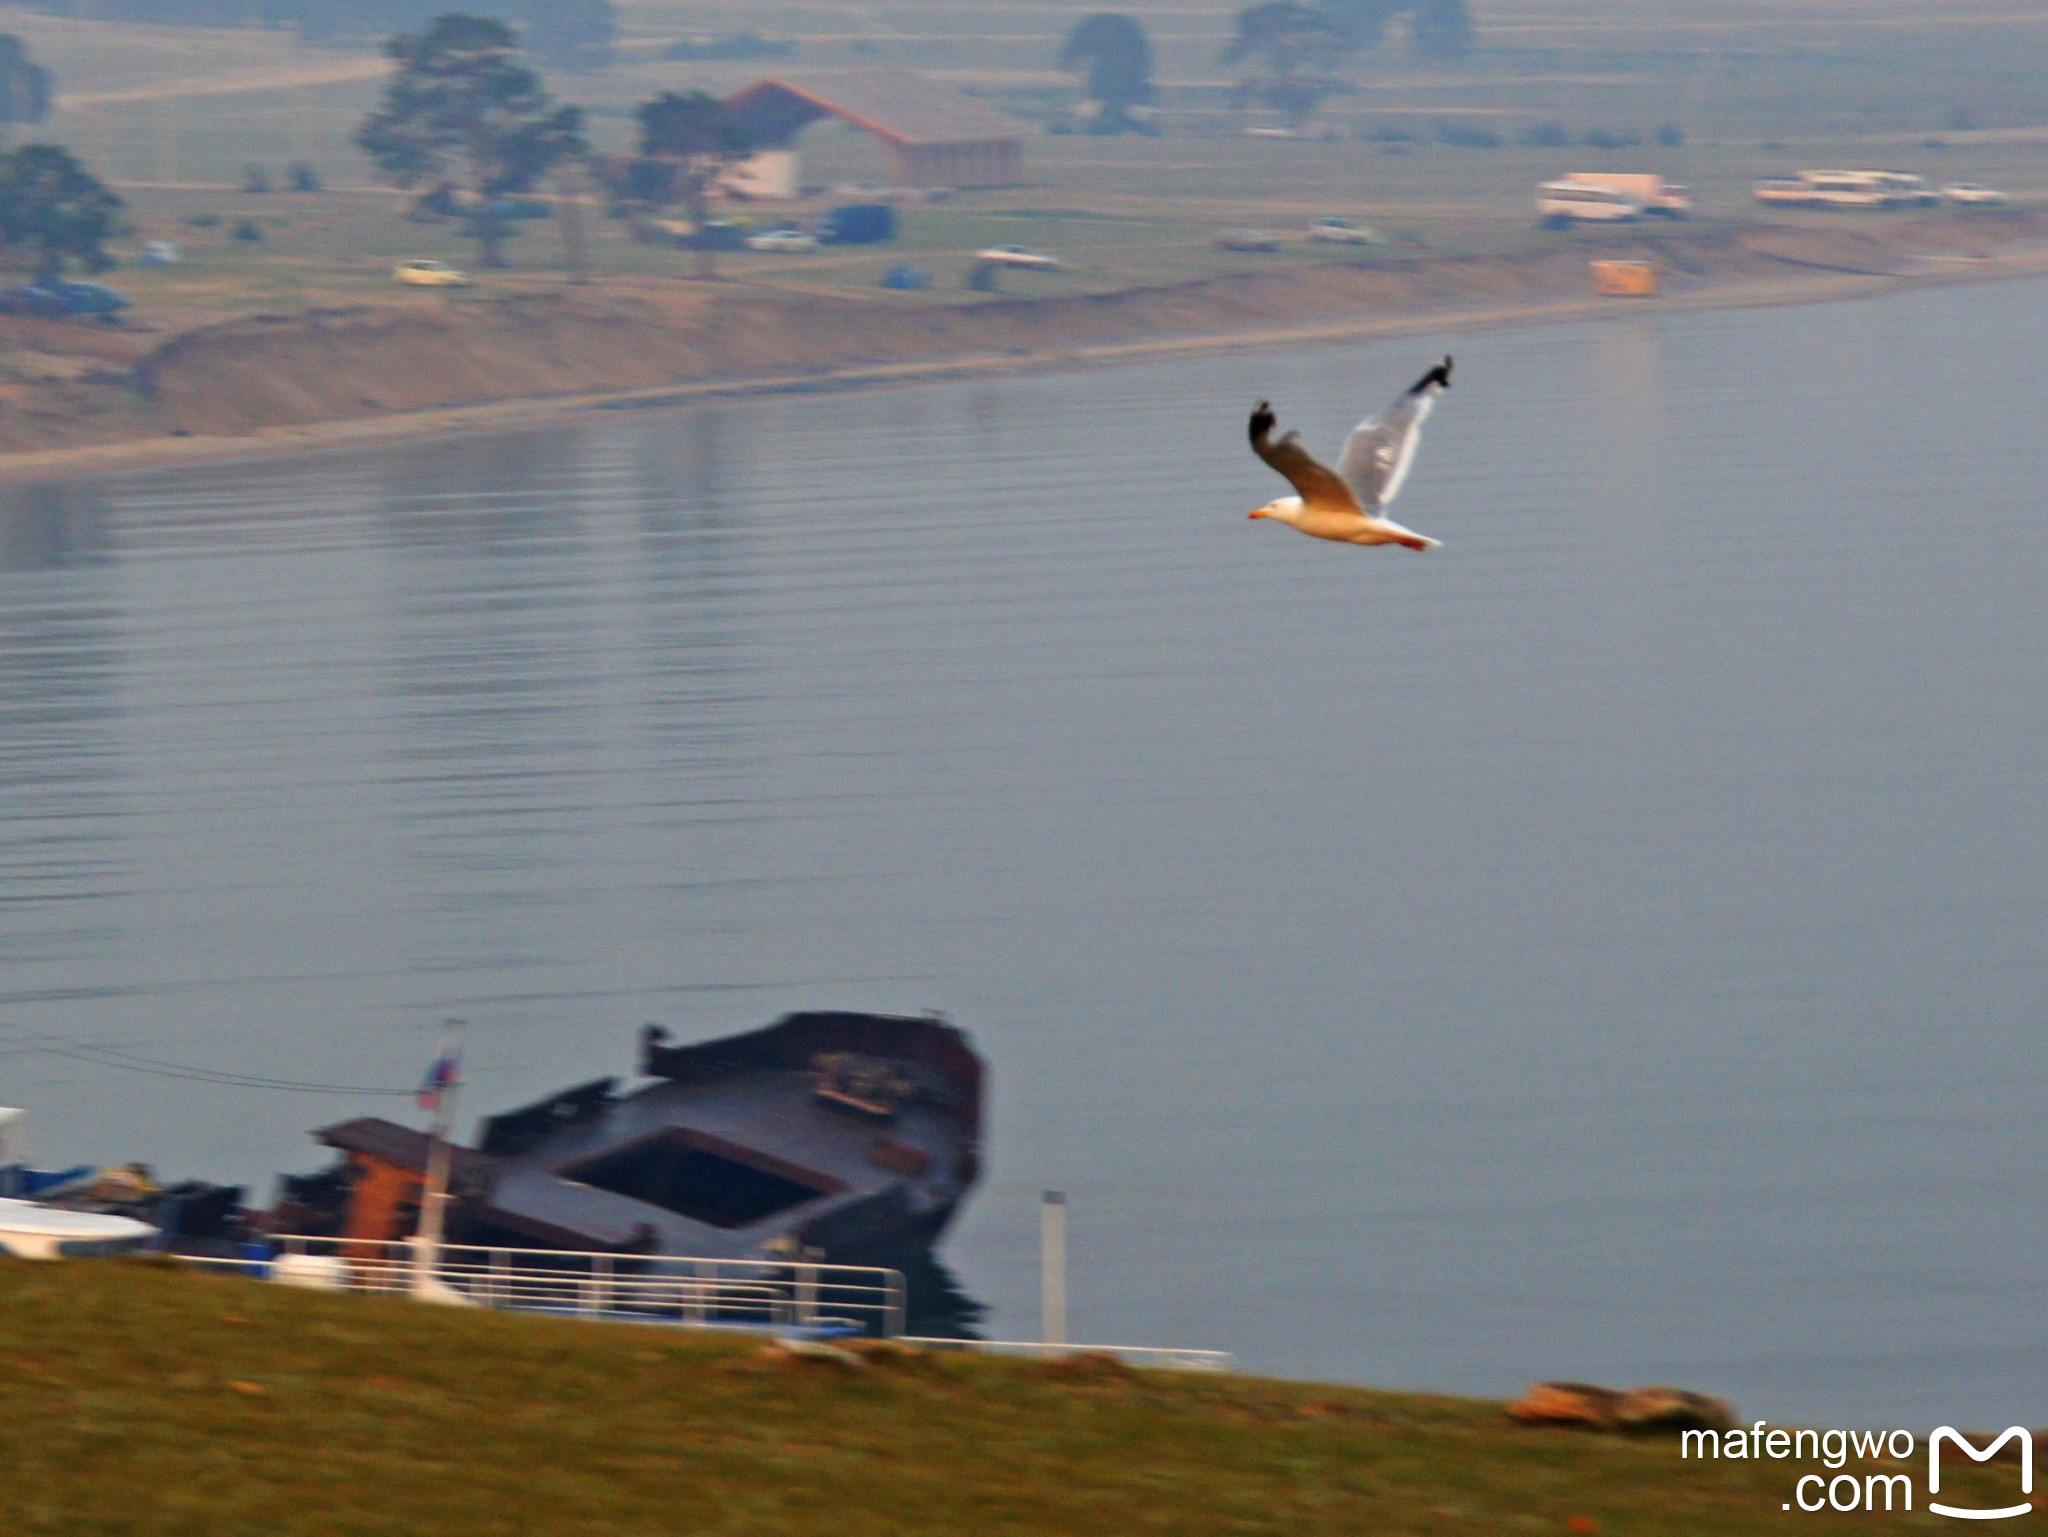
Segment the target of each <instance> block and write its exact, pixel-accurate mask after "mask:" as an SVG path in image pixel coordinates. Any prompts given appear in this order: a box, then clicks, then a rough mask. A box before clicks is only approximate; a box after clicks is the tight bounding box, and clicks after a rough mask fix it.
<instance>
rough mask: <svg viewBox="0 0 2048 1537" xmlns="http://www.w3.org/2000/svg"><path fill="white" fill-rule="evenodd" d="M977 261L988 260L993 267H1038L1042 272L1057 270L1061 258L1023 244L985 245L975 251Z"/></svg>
mask: <svg viewBox="0 0 2048 1537" xmlns="http://www.w3.org/2000/svg"><path fill="white" fill-rule="evenodd" d="M974 259H975V260H976V261H981V262H987V263H988V264H989V265H990V266H993V267H1036V268H1037V269H1038V270H1040V271H1041V272H1057V271H1059V269H1060V259H1059V258H1058V257H1057V256H1048V255H1046V254H1045V252H1043V251H1034V250H1032V249H1031V247H1029V246H1023V245H991V246H983V247H982V248H981V249H980V250H979V251H976V252H975V253H974Z"/></svg>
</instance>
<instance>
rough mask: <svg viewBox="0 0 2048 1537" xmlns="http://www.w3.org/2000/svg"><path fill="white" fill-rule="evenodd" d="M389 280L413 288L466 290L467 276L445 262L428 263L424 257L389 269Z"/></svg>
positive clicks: (459, 269)
mask: <svg viewBox="0 0 2048 1537" xmlns="http://www.w3.org/2000/svg"><path fill="white" fill-rule="evenodd" d="M391 278H392V281H393V282H396V283H410V284H412V285H413V286H414V287H415V288H466V287H468V286H469V274H468V273H466V272H464V271H463V270H462V269H461V268H460V267H451V266H449V265H448V263H446V262H437V261H430V260H428V259H426V258H424V257H422V258H420V259H418V260H416V261H404V262H400V263H399V264H398V265H397V266H395V267H393V268H392V269H391Z"/></svg>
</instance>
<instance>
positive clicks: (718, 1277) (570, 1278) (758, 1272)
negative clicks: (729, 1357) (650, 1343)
mask: <svg viewBox="0 0 2048 1537" xmlns="http://www.w3.org/2000/svg"><path fill="white" fill-rule="evenodd" d="M271 1242H272V1244H273V1245H274V1246H275V1248H276V1252H275V1253H274V1254H272V1255H269V1256H267V1257H256V1258H225V1257H215V1256H211V1255H180V1256H178V1258H179V1259H181V1260H183V1261H184V1262H185V1263H187V1264H190V1265H194V1266H197V1267H199V1268H202V1269H223V1270H240V1271H242V1272H244V1273H247V1274H254V1275H256V1276H258V1277H260V1278H262V1279H265V1280H270V1281H275V1282H278V1283H279V1284H282V1285H287V1286H302V1287H308V1288H312V1289H314V1290H319V1291H347V1292H384V1293H397V1294H402V1295H407V1296H414V1297H419V1298H422V1299H424V1300H427V1301H435V1302H448V1303H457V1304H466V1305H470V1306H476V1307H488V1308H502V1309H508V1310H511V1311H514V1312H525V1313H553V1314H558V1315H563V1316H569V1317H576V1318H598V1319H608V1320H612V1321H614V1322H623V1323H666V1324H689V1325H694V1326H697V1327H700V1328H756V1329H760V1328H766V1329H776V1330H783V1331H788V1332H795V1333H803V1334H835V1333H847V1334H852V1333H864V1334H880V1335H883V1336H885V1337H890V1338H893V1337H896V1336H899V1335H901V1334H902V1333H903V1326H904V1311H905V1303H906V1298H905V1291H904V1282H903V1275H902V1273H901V1272H900V1271H895V1270H884V1269H882V1268H880V1267H878V1266H870V1265H821V1264H816V1263H813V1262H810V1261H790V1262H787V1263H784V1262H779V1261H771V1260H732V1259H704V1258H700V1257H697V1256H695V1255H685V1254H631V1255H627V1254H608V1253H599V1252H593V1251H571V1250H561V1249H507V1248H492V1247H486V1246H482V1245H476V1244H441V1245H438V1246H437V1248H436V1250H435V1252H434V1253H433V1255H432V1256H431V1258H429V1257H428V1256H427V1255H426V1254H425V1253H424V1252H423V1250H422V1249H421V1248H420V1247H419V1246H417V1245H415V1244H414V1243H413V1242H412V1241H411V1240H407V1239H401V1240H395V1241H383V1240H372V1239H360V1238H313V1237H304V1236H281V1237H277V1238H274V1239H272V1240H271Z"/></svg>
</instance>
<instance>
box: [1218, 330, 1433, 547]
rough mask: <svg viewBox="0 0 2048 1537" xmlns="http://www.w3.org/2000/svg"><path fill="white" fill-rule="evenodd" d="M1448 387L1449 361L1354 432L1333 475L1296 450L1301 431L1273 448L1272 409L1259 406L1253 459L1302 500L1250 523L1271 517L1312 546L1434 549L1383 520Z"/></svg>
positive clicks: (1276, 505)
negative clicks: (1327, 542)
mask: <svg viewBox="0 0 2048 1537" xmlns="http://www.w3.org/2000/svg"><path fill="white" fill-rule="evenodd" d="M1450 384H1451V360H1450V359H1449V358H1448V357H1446V358H1445V359H1444V360H1443V361H1442V362H1441V363H1439V364H1437V365H1436V367H1434V368H1432V369H1431V370H1430V371H1429V372H1428V373H1426V374H1424V375H1423V376H1422V377H1421V378H1420V379H1417V380H1416V381H1415V383H1414V384H1413V385H1412V386H1411V387H1410V388H1409V389H1408V391H1407V393H1405V394H1404V395H1402V397H1401V398H1400V399H1399V400H1397V401H1395V402H1394V403H1393V404H1392V405H1391V406H1388V407H1387V409H1386V410H1384V411H1382V412H1380V414H1379V415H1378V416H1368V417H1367V418H1366V419H1365V420H1364V421H1362V422H1360V423H1359V424H1358V425H1357V426H1356V427H1354V428H1352V429H1351V436H1350V437H1348V438H1346V439H1345V440H1344V451H1343V453H1342V454H1340V455H1339V456H1338V458H1337V468H1336V469H1334V470H1333V469H1331V468H1330V467H1329V466H1328V465H1326V464H1324V463H1323V462H1322V461H1321V460H1320V459H1318V458H1316V456H1315V455H1314V454H1312V453H1310V452H1309V451H1308V450H1307V449H1305V448H1303V447H1302V446H1301V434H1300V433H1298V432H1290V433H1288V434H1287V435H1286V436H1285V437H1283V438H1281V439H1280V441H1279V442H1277V443H1276V442H1274V441H1273V437H1272V433H1273V422H1274V417H1273V408H1272V407H1271V406H1270V405H1268V404H1267V403H1266V402H1265V401H1263V400H1262V401H1260V402H1259V406H1258V409H1257V410H1256V411H1254V412H1252V422H1251V438H1252V452H1254V453H1255V454H1257V455H1258V456H1259V457H1260V458H1261V459H1263V460H1265V461H1266V463H1268V464H1270V465H1272V466H1273V468H1274V469H1276V470H1278V471H1279V472H1280V473H1281V474H1282V475H1285V476H1286V477H1287V479H1288V481H1289V482H1290V483H1291V484H1292V485H1293V487H1294V489H1295V490H1296V491H1297V492H1299V493H1300V495H1298V496H1283V497H1281V498H1280V499H1279V500H1278V501H1273V502H1268V503H1267V504H1266V505H1265V506H1263V507H1261V508H1259V509H1258V511H1256V512H1254V513H1253V514H1252V516H1253V517H1255V518H1272V519H1274V520H1275V521H1276V522H1280V523H1285V524H1287V525H1289V526H1290V527H1293V528H1298V529H1300V530H1301V531H1302V532H1303V533H1304V534H1309V535H1312V536H1314V537H1315V538H1317V539H1335V540H1336V541H1338V542H1339V543H1340V544H1399V545H1405V546H1406V547H1407V548H1408V549H1411V550H1433V549H1436V548H1437V545H1438V541H1437V540H1434V539H1431V538H1428V537H1427V536H1426V535H1423V534H1418V533H1416V532H1415V531H1414V530H1413V529H1409V528H1403V527H1402V526H1401V525H1400V524H1398V523H1396V522H1394V520H1393V519H1391V518H1388V517H1386V516H1384V515H1383V513H1384V509H1385V508H1386V506H1387V504H1388V503H1389V502H1391V501H1393V499H1394V498H1395V497H1396V496H1398V495H1400V492H1401V483H1402V482H1403V481H1405V480H1406V479H1407V478H1408V467H1409V466H1410V465H1412V464H1413V463H1414V462H1415V445H1416V443H1417V442H1418V441H1420V439H1421V437H1422V424H1423V422H1424V421H1425V420H1426V419H1427V418H1428V416H1429V413H1430V408H1431V407H1432V406H1434V405H1435V404H1436V397H1437V396H1439V395H1441V394H1442V393H1443V392H1444V391H1445V390H1447V389H1449V388H1450Z"/></svg>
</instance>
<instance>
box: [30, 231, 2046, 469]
mask: <svg viewBox="0 0 2048 1537" xmlns="http://www.w3.org/2000/svg"><path fill="white" fill-rule="evenodd" d="M1594 258H1622V259H1641V260H1649V261H1653V262H1655V263H1656V264H1657V266H1658V269H1659V272H1660V275H1661V280H1662V292H1661V296H1660V297H1658V298H1655V299H1649V300H1641V299H1612V298H1599V297H1596V296H1595V295H1594V294H1593V292H1592V289H1591V285H1590V282H1589V278H1588V267H1587V264H1588V262H1589V261H1590V260H1592V259H1594ZM2041 274H2048V215H2044V214H2042V213H2038V212H2025V213H2014V214H2010V215H2006V216H2003V217H2000V218H1996V219H1984V218H1981V217H1979V218H1971V217H1968V216H1958V215H1955V214H1952V213H1951V214H1928V215H1924V216H1920V217H1916V218H1912V219H1905V220H1894V221H1888V222H1887V223H1886V225H1885V226H1884V227H1883V228H1882V229H1878V230H1874V229H1871V228H1869V227H1868V226H1866V227H1863V228H1847V227H1845V228H1842V229H1813V228H1804V229H1800V228H1787V227H1785V226H1781V225H1770V224H1762V223H1736V222H1729V223H1723V224H1718V225H1713V226H1705V225H1703V226H1685V227H1679V228H1675V229H1672V230H1669V231H1663V230H1660V231H1656V232H1648V231H1644V232H1629V233H1623V234H1604V233H1603V234H1598V235H1587V236H1583V237H1577V238H1569V239H1561V240H1550V241H1546V242H1544V243H1543V244H1540V245H1532V246H1527V247H1523V248H1520V249H1516V250H1511V251H1507V252H1503V253H1498V254H1489V255H1475V256H1460V257H1437V258H1428V257H1418V258H1414V259H1411V260H1401V259H1392V260H1389V259H1385V258H1380V259H1374V260H1370V261H1361V262H1358V263H1355V264H1330V263H1319V264H1301V265H1293V266H1287V267H1277V268H1272V269H1268V270H1266V271H1264V272H1260V273H1256V274H1246V275H1241V276H1232V277H1219V278H1206V279H1201V280H1198V281H1192V282H1181V283H1173V284H1164V285H1159V286H1146V287H1131V288H1125V289H1121V290H1118V291H1115V292H1111V293H1102V294H1087V295H1074V296H1067V297H1058V298H1039V299H1023V298H1003V299H994V300H989V301H986V302H982V303H975V304H967V305H957V306H950V307H944V308H932V307H918V306H911V305H893V304H891V303H889V302H887V301H886V300H882V299H876V298H867V297H859V298H855V297H848V296H844V295H836V294H831V293H818V294H815V295H807V294H802V293H791V292H788V291H786V290H768V289H765V288H761V287H756V286H751V285H748V284H746V283H744V282H710V283H689V282H679V281H673V280H671V281H665V282H659V283H656V282H649V281H644V280H633V279H618V280H607V281H605V282H603V283H601V284H598V285H594V286H591V287H586V288H569V287H566V286H565V287H564V288H562V289H561V290H559V291H556V292H535V291H532V290H528V291H525V292H521V293H516V294H509V295H504V296H475V297H472V296H468V295H458V296H454V297H445V298H442V297H437V298H433V299H424V300H415V301H413V302H403V301H399V302H385V303H378V304H361V305H352V306H337V307H330V308H312V309H307V310H303V311H300V312H297V313H284V314H256V315H248V316H243V317H238V318H231V319H227V320H222V321H216V322H212V323H208V324H202V325H198V326H195V327H193V328H191V329H188V330H184V331H181V332H176V333H173V334H170V335H168V336H164V335H151V334H149V333H140V334H138V333H133V332H128V331H122V330H106V329H102V328H95V327H90V326H86V325H81V324H78V323H76V322H63V321H33V320H20V319H13V320H7V321H5V322H0V326H4V329H5V331H6V336H5V340H6V341H7V342H8V343H9V344H11V345H12V346H13V347H15V348H17V349H23V350H26V351H28V352H31V353H33V354H35V355H38V356H43V357H46V358H47V359H48V360H49V366H48V367H47V369H46V370H45V371H44V372H45V375H46V376H45V377H41V378H34V377H31V378H28V379H21V378H19V377H17V380H16V382H13V383H11V384H7V385H5V386H4V387H0V477H4V478H6V479H10V480H24V479H51V478H60V477H66V476H77V475H91V474H102V473H110V472H118V471H124V470H132V469H143V468H150V467H155V466H160V465H170V464H177V463H184V462H195V461H212V460H223V459H234V458H243V457H249V456H253V455H264V454H272V453H278V452H291V451H303V450H307V449H314V448H320V447H327V446H336V445H345V444H350V443H357V442H364V441H375V440H383V439H390V438H397V437H417V436H426V435H442V434H450V433H482V432H491V431H501V430H514V429H519V428H524V427H529V426H534V425H540V424H545V423H549V422H555V421H560V420H564V419H568V418H572V417H575V416H577V415H580V414H583V413H587V412H591V411H595V410H602V409H619V408H626V407H652V406H661V405H677V404H683V403H688V402H691V401H697V400H706V399H714V398H720V397H732V396H738V395H748V394H762V393H780V392H789V391H795V390H814V389H824V388H850V387H855V386H861V385H874V384H883V383H905V382H915V381H926V380H934V379H944V378H948V377H965V376H973V375H985V374H989V373H996V372H1013V371H1024V370H1043V369H1051V368H1065V367H1078V366H1100V365H1109V364H1116V363H1126V362H1139V361H1143V360H1145V359H1147V358H1152V357H1159V356H1164V355H1170V354H1174V353H1185V352H1194V351H1222V350H1242V349H1258V348H1268V347H1280V346H1296V345H1303V344H1317V343H1334V342H1338V341H1343V340H1348V339H1365V338H1371V337H1378V336H1395V335H1402V334H1410V333H1415V332H1423V331H1427V332H1432V333H1441V332H1444V331H1451V330H1471V329H1481V328H1493V327H1499V326H1504V325H1512V324H1533V323H1543V322H1554V321H1558V320H1567V319H1580V318H1586V317H1589V316H1595V315H1612V314H1624V313H1655V312H1656V311H1658V310H1660V309H1671V308H1709V307H1733V306H1760V305H1771V304H1788V303H1806V302H1818V301H1823V300H1833V299H1843V298H1855V297H1865V296H1871V295H1878V294H1885V293H1892V292H1897V291H1899V290H1901V289H1905V288H1909V287H1915V286H1924V285H1929V284H1936V283H1953V282H1959V281H1980V280H1986V279H1991V278H1999V277H2021V276H2034V275H2041Z"/></svg>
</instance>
